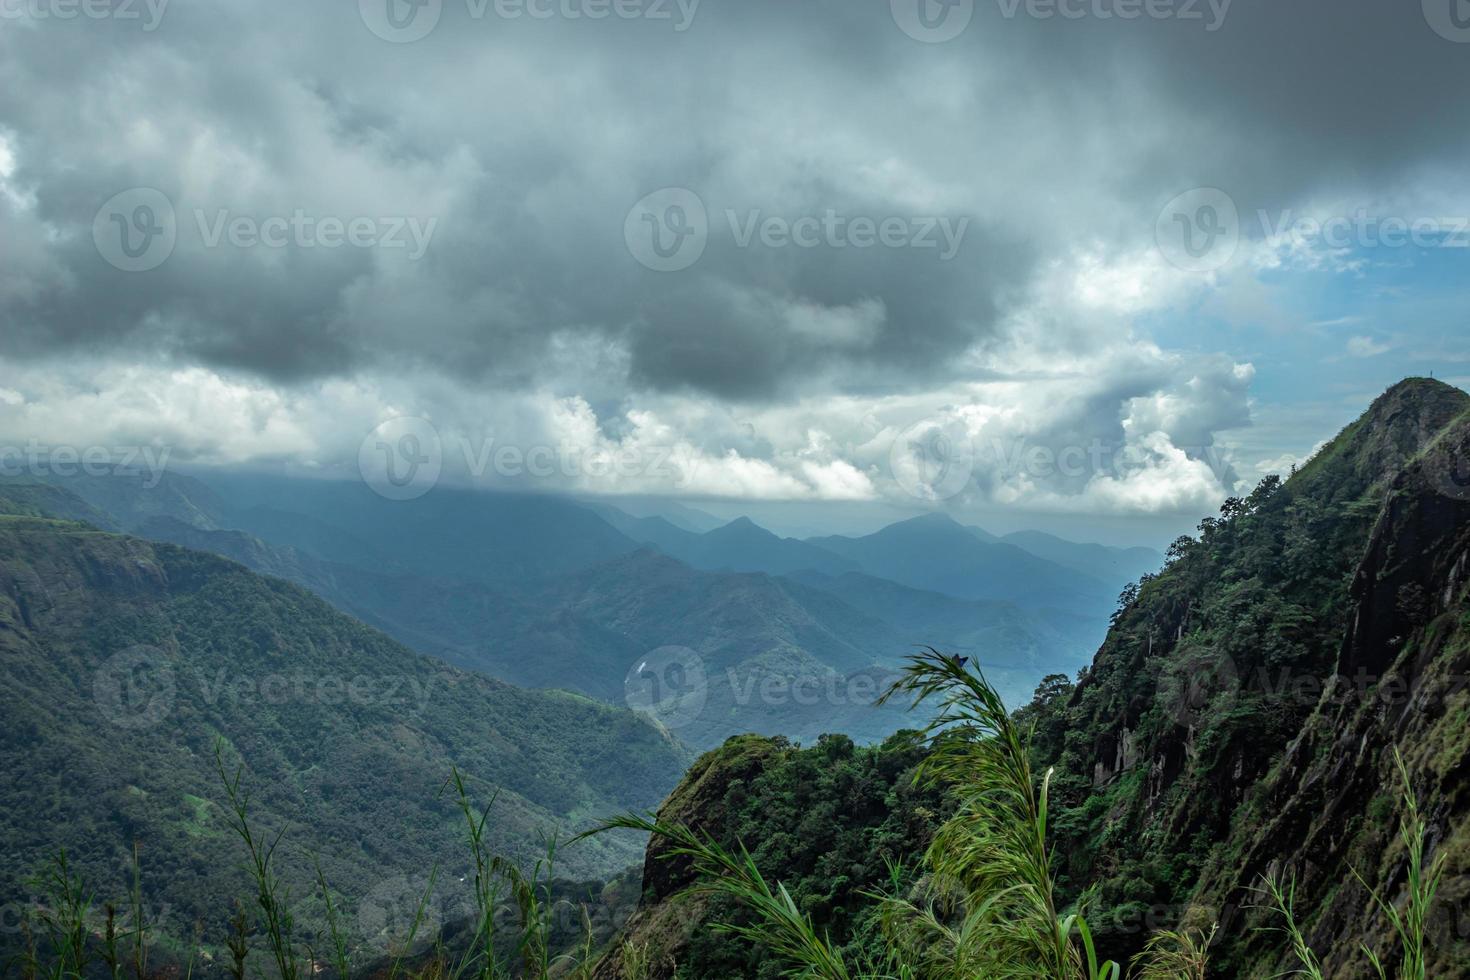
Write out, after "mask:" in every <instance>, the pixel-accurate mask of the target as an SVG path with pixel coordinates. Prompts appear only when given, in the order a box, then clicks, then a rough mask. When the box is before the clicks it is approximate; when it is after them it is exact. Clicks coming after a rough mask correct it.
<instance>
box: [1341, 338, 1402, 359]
mask: <svg viewBox="0 0 1470 980" xmlns="http://www.w3.org/2000/svg"><path fill="white" fill-rule="evenodd" d="M1392 349H1393V347H1392V345H1390V344H1383V343H1379V342H1378V341H1376V340H1374V339H1373V338H1372V337H1353V338H1351V339H1349V340H1348V342H1347V352H1348V353H1349V354H1351V355H1352V356H1353V357H1377V356H1378V355H1379V354H1387V353H1388V352H1389V351H1390V350H1392Z"/></svg>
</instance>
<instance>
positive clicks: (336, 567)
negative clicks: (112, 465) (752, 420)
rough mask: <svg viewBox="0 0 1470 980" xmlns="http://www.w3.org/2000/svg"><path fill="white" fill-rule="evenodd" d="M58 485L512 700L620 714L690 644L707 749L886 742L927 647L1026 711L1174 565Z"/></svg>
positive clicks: (1109, 552)
mask: <svg viewBox="0 0 1470 980" xmlns="http://www.w3.org/2000/svg"><path fill="white" fill-rule="evenodd" d="M57 482H59V483H60V485H62V486H64V488H65V489H67V490H69V491H72V492H73V493H75V495H76V496H77V497H80V498H83V499H84V500H85V501H86V502H87V504H89V505H90V506H91V507H92V508H93V511H94V512H95V514H96V516H97V518H98V520H100V521H101V522H102V524H99V525H98V526H108V527H113V528H117V529H124V530H127V531H129V532H131V533H135V534H137V535H139V536H142V537H145V538H148V539H150V540H155V541H162V542H168V543H171V544H176V545H181V546H183V547H187V548H192V549H196V550H202V551H208V552H212V553H214V554H218V555H221V556H224V557H227V558H230V559H232V560H234V561H238V562H240V563H242V564H244V565H245V566H246V567H248V568H250V569H252V570H254V571H256V572H259V573H262V574H266V575H273V576H278V577H280V578H284V579H287V580H289V581H292V582H294V583H296V584H298V585H302V586H304V587H306V588H308V589H310V590H311V591H313V592H315V593H316V594H317V595H319V596H321V597H322V598H324V599H326V600H327V601H328V602H330V603H332V604H333V605H335V606H336V607H337V608H338V609H340V610H342V611H344V612H346V613H348V614H350V615H352V616H354V617H356V618H358V619H360V620H362V621H363V622H365V623H368V624H369V625H372V626H375V627H377V628H379V629H382V630H383V631H384V632H386V633H388V634H389V635H390V636H392V637H394V638H395V639H397V640H398V641H399V642H401V643H404V644H406V645H407V646H409V647H411V648H413V649H415V650H417V651H419V652H420V653H424V654H427V655H430V656H433V657H437V658H440V659H443V660H445V661H447V662H449V663H452V664H454V665H456V666H459V667H463V668H466V669H470V670H475V671H479V672H481V673H485V674H488V675H490V676H492V677H497V678H500V679H502V680H505V681H508V682H510V683H513V684H517V685H520V686H525V687H532V688H541V689H563V690H568V691H573V692H577V693H581V694H585V695H588V696H591V697H595V698H598V699H600V700H604V701H607V702H609V703H614V704H619V705H622V704H627V703H630V702H629V701H628V698H629V697H633V698H635V699H636V698H637V697H638V696H639V695H638V691H637V690H636V688H638V687H639V685H638V684H637V683H633V682H632V681H631V680H630V672H632V671H634V669H635V667H636V666H637V665H638V664H639V663H642V662H643V660H642V658H644V656H645V655H646V654H648V653H650V652H651V651H656V650H667V649H669V648H673V649H677V650H680V651H684V652H683V653H681V654H680V656H681V657H683V658H684V659H686V660H687V659H689V658H690V657H692V658H694V661H696V662H697V664H698V667H699V670H700V673H701V684H703V685H707V689H706V690H704V691H703V698H704V700H703V704H702V706H701V708H700V710H699V711H697V712H696V711H692V710H691V709H692V704H690V703H687V702H681V704H680V707H679V711H678V714H679V722H678V724H677V726H676V730H675V731H674V734H676V735H677V736H678V737H679V738H681V739H682V740H684V741H685V742H686V743H687V744H689V745H690V746H692V747H694V748H708V747H711V746H713V745H717V744H719V742H720V741H723V739H724V738H726V737H728V736H730V735H733V734H738V733H743V732H746V731H757V732H762V733H766V734H782V735H787V736H789V737H792V738H798V739H805V740H810V739H812V738H815V737H816V736H817V735H819V734H822V733H824V732H828V731H842V732H845V733H847V734H850V735H852V736H854V737H856V738H859V739H861V740H865V741H871V740H875V739H881V738H883V737H884V736H886V735H887V734H888V733H889V732H891V731H892V730H893V727H894V725H895V724H896V723H897V717H896V715H895V714H894V712H892V711H873V710H870V708H871V700H872V692H873V689H874V686H875V684H878V683H879V682H880V681H881V680H882V679H883V678H884V677H887V676H888V675H889V673H891V668H892V667H893V666H894V665H895V664H896V663H898V661H899V660H900V659H901V658H902V657H903V656H904V655H906V654H908V653H909V652H911V651H912V650H914V649H915V648H916V647H917V646H920V645H933V646H942V647H945V648H946V649H953V650H956V651H960V652H964V653H970V654H974V655H980V654H983V655H984V656H985V657H986V658H987V660H988V662H990V663H992V664H993V673H994V678H995V681H996V683H997V685H998V686H999V687H1000V688H1001V690H1002V691H1003V693H1004V694H1005V695H1006V697H1007V698H1009V699H1011V700H1013V701H1014V702H1015V703H1018V704H1019V703H1022V702H1024V700H1025V699H1026V698H1027V697H1029V695H1030V693H1031V691H1032V689H1033V688H1034V687H1035V686H1036V684H1037V683H1038V682H1039V681H1040V680H1041V678H1042V677H1044V676H1046V675H1048V674H1052V673H1066V674H1070V673H1072V672H1073V671H1075V669H1076V668H1077V667H1078V666H1080V665H1081V664H1082V663H1083V662H1084V661H1085V659H1086V656H1087V655H1088V653H1089V652H1090V651H1091V650H1092V649H1093V648H1095V646H1096V644H1097V643H1098V641H1099V640H1100V639H1101V636H1102V634H1103V630H1104V627H1105V622H1106V614H1107V611H1108V609H1109V608H1110V607H1111V603H1112V600H1113V597H1114V596H1116V595H1117V593H1118V592H1119V590H1120V589H1121V588H1122V586H1123V585H1124V584H1126V582H1127V581H1128V580H1129V579H1128V577H1127V576H1129V575H1131V574H1133V573H1135V572H1136V571H1137V569H1138V568H1142V567H1148V566H1149V565H1150V557H1149V556H1150V555H1152V566H1153V567H1157V565H1158V564H1159V563H1160V562H1161V561H1162V556H1160V555H1158V554H1157V553H1154V552H1150V551H1148V549H1132V550H1124V549H1114V548H1104V547H1102V546H1098V545H1079V544H1074V543H1072V542H1067V541H1063V540H1062V539H1059V538H1053V537H1050V536H1047V535H1042V534H1039V533H1038V534H1034V535H1029V536H1027V535H1023V536H1021V537H1020V538H1019V539H1018V540H1019V543H1017V541H1015V540H1010V539H1009V538H1008V539H1004V540H1003V539H999V538H995V537H993V536H991V535H989V534H987V533H986V532H984V531H983V530H980V529H979V528H973V527H968V526H965V525H961V524H958V523H957V522H955V521H953V520H951V519H950V518H947V517H943V516H940V515H931V516H928V517H921V518H917V519H914V520H910V521H905V522H902V523H900V524H896V525H893V526H891V527H888V528H885V529H884V530H882V531H879V532H878V533H876V534H873V535H868V536H866V537H861V538H832V537H828V538H819V539H813V540H810V541H803V540H798V539H794V538H783V537H780V536H778V535H775V534H773V533H771V532H769V531H767V530H765V529H764V528H761V527H760V526H758V525H757V524H755V523H754V522H753V521H751V520H749V519H746V518H741V519H737V520H734V521H731V522H728V523H725V524H721V525H718V526H715V527H712V528H709V529H708V530H705V531H702V532H701V531H696V530H692V529H691V527H692V526H696V525H697V524H699V523H700V521H701V518H702V517H703V518H707V515H701V514H700V512H698V511H694V510H692V509H690V508H682V507H679V506H678V505H671V506H670V507H669V508H668V509H667V513H669V514H670V515H671V516H673V517H675V518H677V519H678V520H679V521H680V522H681V523H680V524H676V523H675V522H674V521H673V520H670V519H669V518H668V517H665V516H663V515H662V514H660V513H654V510H655V509H656V505H655V504H654V503H653V502H650V501H637V502H635V505H632V506H634V508H635V509H638V510H640V512H641V513H643V515H644V516H640V517H635V516H633V515H632V514H629V513H627V512H624V511H622V510H619V509H617V508H616V507H614V506H613V505H611V504H609V503H607V502H605V501H604V502H594V503H587V502H579V501H574V500H570V499H565V498H558V497H551V496H525V495H510V494H484V493H472V492H468V491H461V490H454V489H451V488H441V489H436V490H434V491H433V492H432V493H431V494H430V495H429V496H427V497H425V498H423V499H422V500H418V501H410V502H400V501H390V500H386V499H383V498H381V497H379V496H377V495H376V494H374V493H373V492H372V491H371V490H370V489H369V488H368V487H367V486H365V485H363V484H355V483H340V482H330V481H323V480H306V479H289V478H284V477H274V476H267V475H259V474H224V473H210V474H202V475H201V476H200V477H198V478H196V477H191V476H187V475H182V474H176V473H168V474H165V475H164V477H163V479H162V480H161V482H159V484H158V486H156V487H153V488H148V487H145V486H143V481H142V480H141V479H133V480H129V479H127V478H113V477H102V478H76V479H72V480H69V481H57ZM709 520H712V519H709ZM706 523H707V521H706ZM681 524H682V525H684V526H681ZM1015 537H1016V536H1010V538H1015ZM1027 544H1030V545H1031V546H1032V547H1034V548H1036V549H1037V550H1038V551H1045V552H1046V553H1047V555H1049V557H1043V556H1042V555H1040V554H1037V553H1033V552H1032V551H1028V550H1026V548H1025V547H1023V545H1027ZM681 669H682V668H681ZM630 684H632V686H631V687H630ZM792 685H795V686H796V687H797V688H798V689H800V690H801V691H802V695H801V697H799V698H798V697H797V696H795V695H794V694H793V693H792V692H791V691H790V690H789V688H790V687H791V686H792ZM640 707H642V708H645V709H649V710H650V713H651V714H653V715H655V716H656V715H657V714H658V710H657V709H658V707H659V706H658V705H641V706H640ZM666 714H667V712H666ZM668 721H669V719H668V718H667V717H666V718H664V719H663V722H664V723H667V722H668Z"/></svg>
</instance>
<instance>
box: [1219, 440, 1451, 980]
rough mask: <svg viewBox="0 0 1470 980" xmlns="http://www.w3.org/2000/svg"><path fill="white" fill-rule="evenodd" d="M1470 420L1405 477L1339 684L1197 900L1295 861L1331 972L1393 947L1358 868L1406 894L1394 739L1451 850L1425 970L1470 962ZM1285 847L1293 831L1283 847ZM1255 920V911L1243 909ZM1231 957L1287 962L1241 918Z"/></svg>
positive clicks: (1358, 591) (1227, 955)
mask: <svg viewBox="0 0 1470 980" xmlns="http://www.w3.org/2000/svg"><path fill="white" fill-rule="evenodd" d="M1466 460H1470V421H1462V422H1461V423H1459V424H1457V425H1455V426H1452V427H1451V428H1450V429H1449V430H1448V431H1447V432H1445V433H1444V434H1443V436H1442V437H1440V438H1439V439H1437V440H1435V441H1434V443H1433V444H1432V445H1431V446H1430V448H1429V449H1428V451H1427V452H1426V453H1425V454H1424V455H1423V456H1422V457H1421V458H1419V459H1418V460H1416V461H1414V462H1412V463H1411V464H1409V465H1408V466H1407V467H1406V468H1405V469H1404V470H1403V471H1402V472H1401V473H1400V474H1399V475H1398V476H1397V477H1396V478H1395V480H1394V482H1393V484H1392V487H1391V489H1390V490H1389V494H1388V499H1387V502H1386V504H1385V506H1384V508H1383V511H1382V514H1381V516H1380V518H1379V520H1378V522H1377V525H1376V526H1375V528H1374V531H1373V534H1372V538H1371V540H1370V542H1369V545H1368V548H1367V552H1366V554H1365V556H1364V557H1363V560H1362V561H1361V563H1360V564H1359V565H1358V568H1357V570H1356V573H1355V574H1354V577H1353V585H1352V606H1351V613H1350V617H1349V621H1348V624H1347V628H1346V632H1345V636H1344V639H1343V642H1342V644H1341V648H1340V650H1339V653H1338V657H1337V661H1336V664H1335V665H1334V670H1333V671H1332V673H1331V675H1330V678H1329V684H1328V685H1327V689H1326V690H1324V693H1323V696H1322V697H1321V698H1320V699H1319V701H1318V702H1317V704H1316V705H1315V706H1314V708H1313V711H1312V714H1311V716H1310V717H1309V718H1308V720H1307V722H1306V723H1305V724H1304V725H1303V727H1302V730H1301V732H1300V734H1298V735H1297V737H1296V738H1294V739H1293V740H1292V742H1291V743H1290V745H1289V746H1288V747H1287V749H1286V751H1285V753H1284V754H1283V756H1282V757H1281V758H1280V760H1279V761H1278V762H1277V763H1276V764H1275V765H1274V767H1273V769H1272V771H1271V773H1270V774H1269V775H1268V777H1267V778H1266V779H1265V780H1263V781H1262V782H1261V783H1260V785H1258V786H1256V787H1253V788H1252V790H1251V793H1250V799H1249V801H1248V803H1247V805H1246V806H1245V807H1243V808H1242V809H1241V811H1240V812H1238V813H1237V815H1236V818H1235V820H1234V823H1233V825H1232V828H1231V835H1230V838H1229V839H1228V840H1227V842H1226V845H1225V846H1224V847H1222V848H1220V849H1219V851H1218V852H1217V856H1216V859H1215V860H1214V861H1213V862H1212V863H1211V865H1210V866H1209V867H1208V868H1207V869H1206V873H1205V874H1204V876H1203V878H1202V881H1201V884H1200V888H1199V891H1198V895H1197V901H1199V902H1201V903H1205V904H1209V905H1211V906H1214V907H1223V908H1226V909H1231V908H1233V907H1235V906H1237V905H1241V906H1243V905H1245V904H1246V902H1247V900H1248V898H1249V888H1250V887H1251V886H1252V885H1253V884H1255V883H1256V880H1257V879H1258V877H1259V875H1261V874H1262V873H1265V872H1267V871H1273V870H1283V869H1282V868H1281V867H1280V865H1282V864H1285V865H1286V868H1285V869H1284V870H1289V871H1290V872H1293V873H1295V875H1296V876H1297V878H1298V880H1299V885H1300V898H1301V908H1302V909H1303V911H1304V913H1305V916H1304V917H1305V918H1306V921H1307V925H1308V929H1309V939H1310V940H1311V941H1312V943H1313V945H1314V946H1315V948H1316V949H1317V950H1318V951H1319V953H1320V954H1321V955H1322V958H1323V963H1324V973H1325V974H1326V975H1327V976H1330V977H1343V978H1348V977H1361V976H1367V975H1369V971H1370V967H1369V964H1368V962H1367V959H1366V958H1365V957H1364V956H1363V954H1362V953H1361V952H1360V950H1359V949H1358V943H1359V942H1360V941H1362V942H1366V943H1367V944H1368V945H1369V946H1370V948H1375V949H1378V950H1384V949H1386V948H1391V941H1390V936H1389V934H1388V929H1387V922H1386V921H1385V919H1384V917H1383V916H1382V914H1381V913H1380V912H1379V910H1378V909H1377V908H1376V907H1375V905H1374V902H1373V900H1372V898H1371V896H1370V895H1369V894H1368V892H1367V891H1366V889H1364V888H1363V886H1362V885H1361V884H1360V883H1359V882H1358V881H1357V878H1356V876H1355V875H1354V873H1353V872H1354V871H1356V872H1357V873H1358V874H1361V875H1362V876H1363V878H1364V879H1366V880H1367V881H1368V882H1370V883H1373V884H1375V885H1378V884H1380V883H1382V885H1383V886H1384V887H1385V888H1386V890H1387V892H1388V894H1389V895H1391V896H1395V897H1397V896H1398V894H1399V893H1400V892H1401V890H1402V887H1403V884H1404V877H1405V871H1406V857H1405V853H1404V848H1403V846H1402V844H1401V843H1400V842H1399V841H1398V839H1397V835H1396V833H1395V829H1396V826H1397V824H1398V820H1399V818H1400V815H1401V810H1402V803H1401V798H1400V793H1399V782H1400V781H1399V777H1398V774H1397V773H1396V771H1395V767H1394V763H1393V752H1394V750H1395V749H1398V750H1399V752H1400V753H1401V754H1402V756H1403V759H1404V762H1405V763H1406V765H1407V767H1408V770H1409V772H1410V773H1411V775H1412V777H1413V781H1414V790H1415V792H1416V794H1417V795H1418V797H1419V799H1420V800H1421V801H1422V803H1423V805H1425V806H1426V807H1427V808H1428V815H1429V820H1430V831H1431V852H1430V853H1431V856H1433V855H1438V854H1443V855H1444V856H1445V858H1446V860H1447V866H1446V869H1447V874H1446V879H1445V884H1444V886H1443V888H1442V889H1441V892H1440V895H1439V902H1438V904H1437V906H1436V909H1435V912H1434V916H1433V918H1432V920H1431V933H1432V935H1433V938H1434V942H1433V947H1432V949H1433V958H1432V959H1431V961H1430V963H1429V975H1430V976H1435V977H1450V976H1464V975H1465V973H1466V971H1467V969H1470V931H1467V928H1466V926H1467V922H1470V920H1467V918H1466V915H1467V912H1470V905H1467V900H1470V594H1467V579H1470V575H1467V569H1470V492H1467V488H1466V486H1465V485H1464V483H1463V481H1462V480H1461V479H1460V476H1461V475H1462V474H1466V473H1470V469H1467V468H1466V467H1465V466H1464V462H1465V461H1466ZM1283 845H1286V846H1285V847H1283ZM1242 919H1243V921H1244V922H1245V923H1246V924H1254V923H1255V920H1254V919H1253V918H1252V917H1251V916H1242ZM1229 940H1230V941H1229V942H1227V943H1226V944H1224V946H1223V947H1222V949H1221V955H1220V957H1219V959H1220V960H1221V962H1222V965H1230V966H1232V967H1234V975H1238V976H1270V975H1273V974H1275V973H1276V972H1278V971H1277V970H1276V969H1272V967H1278V968H1279V967H1282V966H1284V964H1281V963H1280V961H1279V957H1277V956H1275V955H1273V951H1272V944H1271V943H1270V942H1269V941H1267V938H1266V937H1264V936H1263V935H1262V934H1261V933H1259V932H1253V931H1249V930H1246V931H1241V930H1231V932H1230V934H1229Z"/></svg>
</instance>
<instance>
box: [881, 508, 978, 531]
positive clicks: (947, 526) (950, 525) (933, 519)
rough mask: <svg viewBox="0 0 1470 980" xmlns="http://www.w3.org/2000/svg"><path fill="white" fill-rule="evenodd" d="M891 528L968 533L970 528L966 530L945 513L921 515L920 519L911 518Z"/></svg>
mask: <svg viewBox="0 0 1470 980" xmlns="http://www.w3.org/2000/svg"><path fill="white" fill-rule="evenodd" d="M891 526H892V527H909V528H925V529H935V530H946V531H966V530H968V528H966V527H965V525H963V524H961V523H960V522H959V521H957V520H955V519H954V518H953V517H950V516H949V515H948V514H946V513H944V512H943V511H934V512H932V513H929V514H920V515H919V516H918V517H911V518H909V519H908V520H906V521H899V522H898V523H897V524H894V525H891Z"/></svg>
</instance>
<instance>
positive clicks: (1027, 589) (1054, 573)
mask: <svg viewBox="0 0 1470 980" xmlns="http://www.w3.org/2000/svg"><path fill="white" fill-rule="evenodd" d="M982 535H984V532H979V533H976V531H975V529H972V528H968V527H966V526H965V525H963V524H960V523H958V522H957V521H955V520H953V519H952V518H950V517H948V516H946V515H943V514H926V515H925V516H923V517H915V518H913V519H912V520H907V521H902V522H900V523H898V524H891V525H889V526H888V527H885V528H883V529H882V530H881V531H877V532H875V533H873V534H869V535H866V536H864V537H860V538H850V537H843V536H840V535H834V536H830V537H823V538H812V539H809V541H808V542H807V543H808V544H812V545H816V546H817V547H819V548H822V549H824V550H826V551H830V552H834V553H835V554H838V555H840V556H842V557H843V558H847V559H849V560H851V561H853V562H856V563H857V565H858V567H859V568H860V569H861V570H862V571H863V572H866V573H867V574H869V575H874V576H877V577H878V578H886V579H890V580H891V581H894V582H898V583H900V584H902V585H907V586H910V587H912V588H916V589H926V590H929V591H933V592H939V593H941V594H943V595H949V596H954V597H956V598H960V599H1006V600H1010V601H1012V602H1018V603H1022V604H1024V605H1028V606H1031V607H1052V608H1059V609H1072V610H1091V611H1096V610H1098V609H1100V608H1104V607H1105V606H1106V605H1107V604H1109V603H1111V602H1112V601H1113V600H1114V599H1115V598H1116V596H1117V589H1115V588H1113V587H1112V585H1111V584H1109V583H1107V582H1104V581H1102V580H1100V579H1098V578H1096V577H1094V576H1092V575H1088V574H1085V573H1083V572H1080V571H1077V570H1076V569H1074V568H1069V567H1067V566H1065V565H1061V564H1058V563H1057V562H1055V561H1050V560H1048V559H1046V558H1042V557H1040V556H1038V555H1035V554H1032V553H1031V552H1030V551H1027V550H1026V549H1024V548H1021V547H1019V546H1017V545H1015V544H1011V543H1008V542H1004V541H989V540H986V539H985V537H984V536H982Z"/></svg>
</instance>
